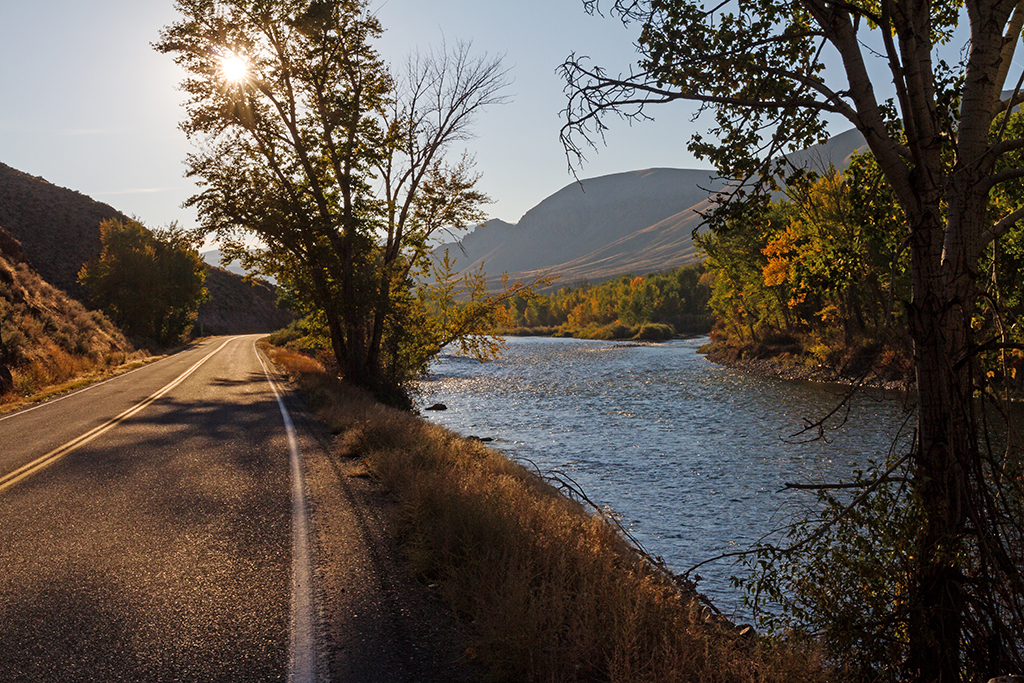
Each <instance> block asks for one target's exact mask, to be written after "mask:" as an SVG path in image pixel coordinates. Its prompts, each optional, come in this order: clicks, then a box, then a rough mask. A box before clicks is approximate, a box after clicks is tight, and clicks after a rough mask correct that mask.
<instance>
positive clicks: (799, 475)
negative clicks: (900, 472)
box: [420, 338, 909, 613]
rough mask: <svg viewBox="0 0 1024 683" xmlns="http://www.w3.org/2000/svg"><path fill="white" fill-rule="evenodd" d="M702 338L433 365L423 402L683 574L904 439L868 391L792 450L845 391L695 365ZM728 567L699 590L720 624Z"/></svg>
mask: <svg viewBox="0 0 1024 683" xmlns="http://www.w3.org/2000/svg"><path fill="white" fill-rule="evenodd" d="M706 341H707V339H706V338H705V339H692V340H679V341H673V342H669V343H666V344H658V345H633V344H621V343H615V342H600V341H583V340H575V339H548V338H510V339H509V340H508V345H509V349H508V352H507V353H506V354H505V355H504V356H503V357H502V358H501V359H499V360H497V361H494V362H491V363H486V364H481V363H479V362H477V361H474V360H470V359H466V358H460V357H457V356H442V357H441V359H440V362H439V363H437V364H436V365H435V366H434V375H433V377H432V378H431V379H429V380H427V381H425V382H423V383H422V384H421V386H420V389H421V392H422V393H421V396H420V400H421V402H422V404H423V405H430V404H432V403H435V402H437V403H444V404H446V405H447V406H448V408H449V409H448V410H447V411H445V412H436V413H433V412H432V413H425V416H426V419H428V420H431V421H433V422H437V423H439V424H443V425H445V426H447V427H450V428H451V429H453V430H455V431H457V432H459V433H461V434H463V435H466V436H469V435H475V436H479V437H491V438H493V439H495V443H494V444H492V445H493V446H495V447H497V448H499V449H500V450H502V451H503V452H505V453H507V454H508V455H510V456H511V457H513V458H518V459H528V460H529V461H531V462H533V463H535V464H536V465H537V466H538V467H539V468H540V469H541V470H542V471H543V470H552V469H554V470H558V471H561V472H565V473H566V474H568V475H570V476H571V477H572V478H573V479H574V480H575V481H577V482H578V483H579V484H580V485H581V486H582V488H583V490H584V491H586V492H587V494H588V496H589V497H590V498H591V499H592V500H593V501H595V502H596V503H598V504H600V505H608V506H610V507H611V508H612V509H613V510H615V511H616V512H617V513H619V514H620V515H622V520H623V523H624V524H625V525H626V526H628V527H629V528H630V530H631V531H632V533H633V534H634V535H635V536H636V537H637V538H638V539H639V540H640V541H641V542H642V543H643V544H644V545H645V547H646V548H647V549H648V550H649V551H650V552H651V553H652V554H653V555H660V556H662V557H663V558H664V559H665V562H666V563H667V564H668V566H669V567H670V568H672V569H674V570H676V571H685V570H686V569H688V568H689V567H691V566H693V565H694V564H696V563H698V562H700V561H702V560H705V559H708V558H710V557H712V556H715V555H718V554H720V553H722V552H727V551H729V550H732V549H742V548H746V547H748V546H749V545H750V544H751V543H754V542H756V541H757V540H759V539H760V538H762V537H763V536H764V535H765V534H767V533H769V532H771V531H772V530H773V529H776V528H777V527H778V526H779V525H780V524H781V523H782V522H784V521H785V519H786V518H787V516H788V515H790V514H792V513H794V512H798V511H799V509H801V508H802V507H803V506H806V505H807V504H808V503H809V502H811V499H810V498H809V497H808V496H807V495H806V494H799V493H794V492H781V493H780V489H782V488H783V486H784V484H785V483H786V482H808V481H810V482H818V481H836V480H838V479H839V478H841V477H844V476H847V473H848V472H849V471H850V468H851V466H852V465H854V464H860V465H865V464H866V462H867V460H868V459H875V460H878V459H881V458H883V457H884V456H885V454H886V452H888V450H889V449H890V448H891V447H892V446H893V443H894V441H899V440H902V441H903V442H905V441H906V440H907V439H909V433H904V434H902V435H901V427H902V426H903V425H904V421H905V415H904V411H903V408H904V405H903V402H902V400H900V398H899V397H898V396H895V395H892V394H883V393H881V392H869V391H864V392H861V393H860V394H859V395H858V396H857V397H856V399H855V401H854V402H853V403H854V404H853V410H852V411H851V412H850V414H849V417H848V419H846V420H845V422H842V424H839V421H837V420H833V424H832V427H833V428H832V429H831V430H830V431H828V433H827V441H821V440H819V441H813V442H810V443H806V442H805V443H801V442H800V441H804V439H799V438H797V439H794V438H790V437H791V436H792V435H793V434H795V433H796V432H798V431H799V430H800V429H801V428H802V427H803V426H804V425H805V424H806V421H807V420H812V421H813V420H817V419H819V418H821V417H823V416H824V415H825V414H826V413H827V412H828V411H830V410H831V409H832V408H833V407H834V406H835V405H836V403H837V402H838V401H839V400H840V399H841V398H842V396H843V395H844V393H845V389H844V388H842V387H836V386H830V385H822V384H813V383H809V382H788V381H783V380H776V379H770V378H760V377H755V376H751V375H747V374H744V373H740V372H737V371H734V370H730V369H727V368H723V367H720V366H717V365H714V364H712V363H709V362H708V361H707V360H705V358H704V357H703V356H700V355H698V354H697V353H696V349H697V348H698V347H699V346H700V345H701V344H703V343H706ZM908 431H909V430H906V429H904V432H908ZM734 571H735V570H734V568H733V567H732V566H731V565H730V564H729V563H728V562H719V563H715V564H712V565H707V566H705V567H702V568H701V570H700V575H701V576H702V577H703V580H702V581H701V583H700V586H699V588H700V590H701V591H702V592H704V593H706V594H707V595H708V596H709V597H711V599H712V600H713V601H714V602H715V604H716V605H718V606H719V608H721V609H722V610H723V611H725V612H727V613H728V612H730V611H732V610H737V609H738V607H739V604H740V596H739V595H737V594H736V592H735V590H734V589H733V588H732V587H731V585H730V583H729V580H728V577H729V576H730V574H731V573H734Z"/></svg>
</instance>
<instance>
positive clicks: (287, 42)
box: [155, 0, 507, 392]
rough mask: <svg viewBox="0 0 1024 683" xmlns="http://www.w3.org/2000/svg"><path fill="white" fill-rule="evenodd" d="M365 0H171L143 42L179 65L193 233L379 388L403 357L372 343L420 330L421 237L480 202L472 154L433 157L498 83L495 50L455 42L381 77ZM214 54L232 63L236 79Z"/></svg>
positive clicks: (376, 30)
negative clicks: (150, 39) (266, 278)
mask: <svg viewBox="0 0 1024 683" xmlns="http://www.w3.org/2000/svg"><path fill="white" fill-rule="evenodd" d="M367 4H368V3H367V2H366V0H300V1H298V2H292V1H285V0H272V1H267V2H254V1H252V0H227V1H224V2H218V3H210V2H208V1H206V0H178V2H177V3H176V5H175V6H176V8H177V10H178V12H179V13H180V14H181V15H182V19H181V20H179V21H178V22H176V23H174V24H172V25H170V26H168V27H166V28H165V29H164V30H163V31H162V33H161V40H160V41H159V42H158V43H157V44H156V46H155V47H156V49H157V50H159V51H161V52H164V53H169V54H173V55H174V56H175V61H176V62H177V63H178V64H179V65H181V66H182V67H183V68H184V69H185V70H186V71H187V72H188V73H189V78H188V79H187V80H185V81H184V83H183V89H184V90H185V91H186V92H187V93H188V95H189V100H188V102H187V104H186V110H187V120H186V121H185V122H184V123H183V124H182V129H183V130H184V131H185V132H186V133H187V134H188V135H189V137H190V138H192V139H194V140H197V141H200V142H201V146H200V150H199V151H198V152H196V153H194V154H192V155H190V156H189V158H188V175H189V176H191V177H195V178H198V179H199V181H200V184H201V186H202V187H203V188H204V189H203V191H202V192H201V193H199V194H198V195H196V196H194V197H193V198H192V199H191V200H189V202H188V203H189V204H190V205H192V206H195V207H196V208H197V209H198V210H199V216H200V220H201V222H202V227H201V230H202V232H203V233H204V234H216V235H217V236H218V238H219V239H220V240H221V241H222V244H224V245H226V246H225V251H226V253H229V254H232V255H236V256H241V257H242V258H243V262H244V263H246V264H247V265H249V266H252V267H254V268H255V269H256V270H259V271H262V272H266V273H272V274H274V275H276V276H278V277H279V279H281V280H282V281H283V282H286V283H287V284H288V285H290V286H291V287H292V288H293V289H294V291H295V293H296V295H297V296H298V297H299V298H300V299H304V300H305V301H307V302H309V304H310V306H311V307H313V308H315V309H316V310H317V311H318V312H319V313H321V314H322V316H323V318H324V320H325V322H326V325H327V328H328V330H329V336H330V339H331V345H332V348H333V351H334V355H335V357H336V359H337V361H338V365H339V367H340V368H341V369H342V371H343V372H344V374H345V377H346V378H347V379H348V380H349V381H351V382H353V383H355V384H359V385H362V386H366V387H369V388H371V389H374V390H379V391H383V392H388V391H391V390H392V389H394V387H388V386H385V385H386V384H388V382H387V381H385V378H387V377H398V376H403V373H402V372H398V371H397V370H398V369H397V368H394V367H385V366H386V365H387V364H388V363H389V362H398V359H400V358H403V357H408V356H407V354H403V353H390V354H387V353H385V350H386V349H389V348H390V349H392V350H395V349H397V348H398V347H399V346H401V344H403V343H406V342H408V343H411V344H413V345H418V344H420V342H421V341H422V340H417V339H415V333H416V332H417V331H418V330H420V329H422V328H421V327H420V326H418V325H415V324H409V323H411V322H412V321H411V319H409V318H408V317H407V316H406V317H403V315H404V314H403V311H404V312H405V313H409V312H410V310H411V309H409V307H408V305H407V304H408V301H409V298H408V297H409V293H410V291H411V289H413V288H415V286H416V285H415V283H414V281H413V279H412V277H413V275H414V274H415V273H416V272H417V269H422V268H426V267H427V266H426V259H427V256H428V250H429V240H430V238H431V236H432V235H433V234H435V233H436V232H437V231H440V230H461V229H464V228H466V227H467V226H468V225H470V224H472V223H473V222H476V221H479V220H480V219H482V218H483V214H482V211H481V210H480V207H481V205H482V204H484V203H486V202H487V201H489V200H488V199H487V197H486V195H484V194H483V193H481V192H480V191H479V190H477V189H476V183H477V181H478V179H479V176H478V175H477V174H475V173H474V172H473V164H472V159H471V158H469V157H467V156H465V155H464V156H463V157H462V158H461V159H460V160H459V161H457V162H450V161H449V160H448V158H447V155H448V153H449V151H450V148H451V146H452V145H453V144H454V143H456V142H460V141H463V140H466V139H468V137H469V132H470V127H471V125H472V123H473V120H474V117H475V116H476V114H477V113H479V112H480V110H482V109H483V108H484V107H486V106H488V105H491V104H496V103H500V102H502V101H503V97H502V96H501V95H500V90H501V89H502V88H503V87H504V86H505V85H506V82H507V81H506V71H505V70H504V68H503V67H502V65H501V60H500V58H489V57H486V56H484V57H480V58H474V57H472V56H471V55H470V47H469V45H466V44H459V45H457V46H456V47H454V48H452V49H449V48H447V47H446V48H443V49H442V50H440V51H436V52H431V53H428V54H426V55H417V56H414V57H413V58H411V59H410V60H409V61H408V63H407V64H406V68H405V70H404V71H403V72H402V73H401V74H399V75H396V74H394V73H393V72H392V71H391V70H389V68H388V67H387V65H386V64H385V63H384V62H383V61H382V60H381V58H380V56H379V55H378V54H377V52H376V51H375V50H374V48H373V46H372V41H373V40H374V39H376V38H377V37H378V36H379V35H380V34H381V32H382V30H383V29H382V27H381V25H380V23H379V22H378V20H377V18H376V17H375V16H374V15H372V14H371V13H370V12H369V11H368V10H367ZM228 58H232V59H234V60H242V61H243V62H244V64H245V71H244V73H242V74H239V75H238V76H237V77H236V78H235V79H234V80H232V79H231V78H229V77H228V74H227V73H226V72H225V70H224V68H223V65H224V60H226V59H228ZM248 236H256V237H257V238H258V239H259V240H260V241H261V242H262V243H263V244H264V245H265V250H263V251H255V252H254V251H253V250H251V249H250V248H248V245H247V244H246V237H248ZM249 241H251V240H249ZM410 335H412V336H410ZM402 339H405V341H404V342H403V341H402ZM389 359H390V360H389Z"/></svg>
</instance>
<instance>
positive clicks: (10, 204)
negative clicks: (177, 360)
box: [0, 163, 293, 334]
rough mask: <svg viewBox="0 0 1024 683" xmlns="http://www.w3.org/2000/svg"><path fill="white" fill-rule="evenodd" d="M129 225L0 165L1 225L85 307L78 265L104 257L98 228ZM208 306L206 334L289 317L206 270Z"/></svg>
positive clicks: (103, 207) (280, 323)
mask: <svg viewBox="0 0 1024 683" xmlns="http://www.w3.org/2000/svg"><path fill="white" fill-rule="evenodd" d="M112 218H113V219H121V220H128V217H127V216H125V215H124V214H122V213H121V212H119V211H117V210H116V209H114V208H113V207H111V206H109V205H107V204H103V203H101V202H97V201H95V200H93V199H91V198H90V197H88V196H86V195H84V194H82V193H80V192H76V191H74V190H69V189H66V188H63V187H59V186H57V185H53V184H52V183H50V182H48V181H47V180H45V179H43V178H40V177H36V176H32V175H29V174H28V173H24V172H22V171H19V170H17V169H14V168H11V167H10V166H7V165H6V164H3V163H0V225H2V226H3V227H4V228H6V229H7V231H8V232H9V233H10V234H11V235H12V236H13V237H14V238H15V239H16V240H17V241H18V242H20V244H21V248H22V249H23V253H24V255H25V257H26V260H27V261H28V262H29V263H31V265H32V267H33V268H34V269H35V270H36V271H37V272H38V273H39V274H40V275H41V276H42V278H43V279H44V280H45V281H46V282H48V283H50V284H51V285H53V286H55V287H58V288H59V289H61V290H63V291H64V292H67V293H68V294H69V295H70V296H72V297H73V298H75V299H77V300H80V301H86V300H87V292H86V291H85V289H84V288H83V287H82V286H81V285H80V284H79V283H78V272H79V271H80V270H81V268H82V265H83V264H84V263H85V262H87V261H89V260H91V259H94V258H96V257H98V256H99V254H100V252H101V251H102V243H101V241H100V223H102V222H103V221H104V220H108V219H112ZM206 284H207V289H208V290H209V291H210V297H211V298H210V301H207V302H206V303H204V304H203V305H202V306H201V307H200V309H199V320H198V323H197V325H198V327H199V329H200V330H201V332H202V333H204V334H244V333H255V332H272V331H274V330H276V329H279V328H281V327H284V326H285V325H287V324H288V323H289V322H290V321H291V320H292V318H293V316H292V315H291V314H290V313H288V312H286V311H282V310H280V309H278V308H277V307H276V294H275V292H274V290H273V288H271V287H269V286H267V285H260V284H254V283H251V282H247V281H246V280H245V279H243V278H242V277H240V276H239V275H236V274H234V273H229V272H228V271H226V270H224V269H222V268H218V267H215V266H210V267H209V271H208V274H207V282H206Z"/></svg>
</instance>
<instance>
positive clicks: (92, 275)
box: [78, 219, 207, 346]
mask: <svg viewBox="0 0 1024 683" xmlns="http://www.w3.org/2000/svg"><path fill="white" fill-rule="evenodd" d="M100 237H101V240H102V242H103V251H102V252H101V253H100V255H99V257H98V258H96V259H94V260H92V261H90V262H88V263H86V264H85V265H84V266H82V270H81V272H80V273H79V275H78V280H79V282H81V283H82V284H83V285H84V286H85V287H86V288H87V289H88V290H89V294H90V298H91V300H92V302H93V303H94V304H95V305H97V306H100V307H101V308H103V309H104V310H106V311H107V313H108V314H109V315H110V316H111V317H112V318H113V319H114V320H115V321H116V322H117V324H118V325H121V326H122V327H123V328H124V330H125V331H126V332H128V333H129V334H134V335H138V336H140V337H143V338H145V339H149V340H152V341H154V342H156V343H157V344H160V345H162V346H167V345H170V344H174V343H177V342H178V341H180V340H181V339H182V338H183V337H184V336H185V335H187V334H188V333H189V332H190V331H191V330H192V326H193V325H194V324H195V322H196V316H197V314H198V311H199V305H200V304H201V303H203V302H204V301H205V300H206V298H207V291H206V286H205V284H204V283H205V282H206V265H205V264H204V263H203V260H202V259H201V258H200V257H199V251H198V250H197V249H196V248H195V245H194V244H192V242H191V241H190V240H189V238H188V236H187V235H186V234H185V232H184V231H183V230H181V229H180V228H178V227H177V226H175V225H172V226H171V227H170V228H169V229H168V230H166V231H164V232H163V233H161V234H157V235H154V234H153V233H152V232H150V231H149V230H148V229H146V227H145V226H143V225H142V224H141V223H138V222H136V221H120V220H117V219H111V220H106V221H103V222H102V223H101V224H100Z"/></svg>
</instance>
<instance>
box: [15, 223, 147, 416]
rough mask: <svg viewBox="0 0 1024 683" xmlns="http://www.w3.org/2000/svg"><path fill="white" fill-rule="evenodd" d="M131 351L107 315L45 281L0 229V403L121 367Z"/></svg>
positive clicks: (16, 244)
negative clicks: (117, 366)
mask: <svg viewBox="0 0 1024 683" xmlns="http://www.w3.org/2000/svg"><path fill="white" fill-rule="evenodd" d="M132 353H133V349H132V347H131V345H130V344H129V343H128V341H127V340H126V339H125V338H124V335H122V334H121V331H120V330H118V329H117V327H116V326H115V325H114V324H113V323H112V322H110V320H109V319H107V317H106V316H105V315H103V314H102V313H100V312H99V311H88V310H86V309H85V307H84V306H82V304H80V303H79V302H78V301H75V300H74V299H72V298H70V297H68V296H67V295H66V294H65V293H64V292H62V291H61V290H59V289H57V288H55V287H53V286H51V285H50V284H48V283H47V282H45V281H44V280H43V279H42V278H41V277H40V276H39V274H38V273H37V272H36V271H35V270H34V269H33V268H32V267H31V266H30V265H29V263H28V262H27V261H26V259H25V252H24V250H23V249H22V245H21V244H20V243H19V242H18V240H16V239H15V238H14V237H13V236H12V235H11V234H10V233H9V232H7V231H6V230H4V229H3V227H0V402H2V403H6V402H8V401H10V400H11V399H12V398H13V397H14V396H15V395H20V396H28V395H30V394H32V393H34V392H35V391H37V390H39V389H40V388H42V387H44V386H49V385H52V384H56V383H60V382H64V381H66V380H69V379H71V378H73V377H76V376H79V375H81V374H83V373H88V372H91V371H93V370H96V369H103V368H107V367H111V366H116V365H119V364H121V363H124V362H125V361H126V360H128V359H129V358H130V356H131V354H132Z"/></svg>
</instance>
